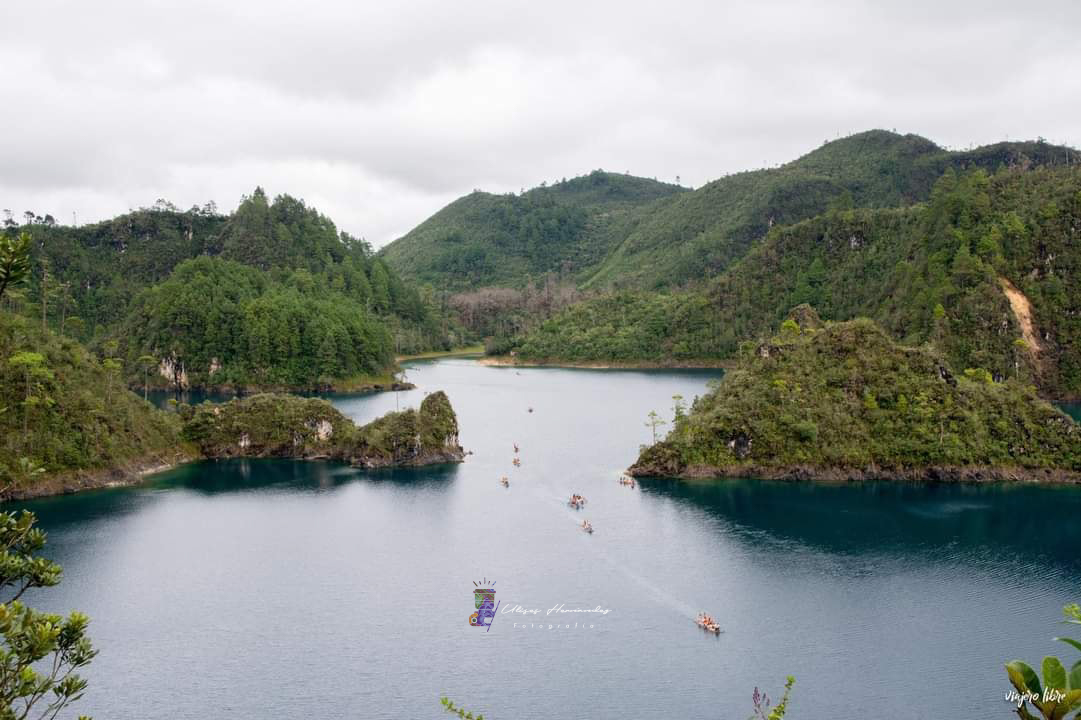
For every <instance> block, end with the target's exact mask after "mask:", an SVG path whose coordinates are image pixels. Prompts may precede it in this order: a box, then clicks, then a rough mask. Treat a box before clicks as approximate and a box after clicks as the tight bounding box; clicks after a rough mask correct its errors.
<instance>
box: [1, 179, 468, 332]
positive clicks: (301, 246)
mask: <svg viewBox="0 0 1081 720" xmlns="http://www.w3.org/2000/svg"><path fill="white" fill-rule="evenodd" d="M13 223H14V221H9V223H8V225H9V227H8V231H9V232H13V231H15V230H26V231H29V232H30V233H31V234H32V235H33V238H34V245H33V261H34V266H35V271H34V274H33V277H32V281H31V284H30V286H29V287H28V288H27V289H26V290H25V293H24V303H23V305H24V306H26V307H27V308H28V309H29V310H30V311H32V312H34V313H37V314H40V313H41V312H42V307H41V306H42V304H44V305H45V307H44V313H45V315H46V317H47V319H48V321H49V323H50V325H51V326H52V327H54V328H56V329H58V330H60V329H61V328H63V329H64V330H65V331H66V332H68V333H69V334H72V335H74V336H76V337H79V338H81V339H84V340H86V341H88V342H89V341H100V340H101V339H102V338H103V337H105V336H106V335H108V334H110V333H111V332H113V331H115V329H116V327H117V325H118V323H119V322H120V321H121V320H122V319H123V318H124V317H125V316H126V315H127V313H128V306H129V304H130V303H131V301H132V300H133V299H134V298H135V297H136V296H137V295H138V294H139V293H140V292H141V291H143V290H144V289H146V288H148V287H151V286H153V285H155V284H157V283H160V282H163V281H164V280H166V278H168V277H169V275H170V274H171V273H172V272H173V270H174V269H175V268H176V267H177V266H178V265H180V264H181V263H183V262H184V261H186V260H191V259H194V258H199V257H203V256H211V257H220V258H222V259H227V260H233V261H236V262H237V263H240V264H242V265H246V266H249V267H252V268H256V269H257V270H261V271H265V272H268V273H278V274H279V275H280V274H282V273H288V272H291V271H306V272H308V273H310V274H311V276H312V278H313V280H314V282H315V283H317V284H321V285H326V286H329V287H331V288H332V289H335V290H338V291H344V292H347V294H349V295H350V296H352V297H353V298H354V299H355V300H357V301H358V302H360V303H361V304H363V305H364V306H365V307H366V308H368V309H369V310H371V311H372V312H374V313H375V314H377V315H378V316H379V317H380V318H381V321H382V322H383V323H384V324H385V325H387V326H388V327H389V328H391V329H392V330H393V331H394V334H395V339H396V341H397V342H398V344H400V345H403V346H404V347H402V350H403V351H417V350H424V349H432V348H438V347H441V346H442V345H443V344H445V340H446V334H447V333H445V332H444V326H445V323H444V322H443V319H442V318H440V317H437V314H438V313H437V311H436V309H435V308H434V307H433V303H430V302H425V299H424V297H423V296H422V295H421V292H420V289H419V288H417V287H416V286H414V285H411V284H409V283H407V282H405V281H403V280H402V278H401V277H400V276H399V275H398V274H397V273H395V272H394V271H393V270H391V269H390V268H388V267H387V266H386V265H385V264H384V263H383V262H382V261H380V260H378V259H376V258H374V257H373V256H372V252H371V248H370V246H369V245H368V244H367V243H366V242H365V241H363V240H359V239H357V238H354V237H352V236H350V235H349V234H348V233H345V232H340V231H339V230H338V229H337V228H336V227H335V225H334V223H333V222H332V221H331V220H330V219H329V218H327V217H326V216H325V215H323V214H322V213H320V212H319V211H318V210H316V209H314V208H312V207H310V206H308V205H306V204H305V203H304V202H303V201H301V200H298V199H296V198H293V197H291V196H289V195H279V196H277V197H275V198H274V199H273V201H271V200H270V199H268V198H267V196H266V194H265V193H264V192H263V190H262V189H261V188H256V189H255V191H254V192H253V193H252V194H251V195H250V196H246V197H244V198H243V199H242V200H241V202H240V204H239V206H238V207H237V209H236V210H235V211H234V212H233V213H232V214H230V215H221V214H218V212H217V210H216V208H214V207H213V206H207V207H204V208H198V207H193V208H191V209H190V210H187V211H180V210H179V209H177V208H175V207H173V206H172V205H170V204H169V203H166V202H164V201H159V203H158V204H156V205H155V206H154V207H153V208H144V209H141V210H137V211H134V212H131V213H128V214H127V215H122V216H120V217H117V218H114V219H113V220H109V221H106V222H102V223H96V224H93V225H85V226H82V227H72V226H62V225H57V224H56V223H55V222H54V221H52V219H51V218H37V219H34V220H32V222H30V223H28V224H27V225H25V226H23V227H22V228H16V227H14V225H13Z"/></svg>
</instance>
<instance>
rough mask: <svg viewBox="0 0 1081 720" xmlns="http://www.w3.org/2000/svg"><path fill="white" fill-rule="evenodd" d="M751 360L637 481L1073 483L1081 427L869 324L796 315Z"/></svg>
mask: <svg viewBox="0 0 1081 720" xmlns="http://www.w3.org/2000/svg"><path fill="white" fill-rule="evenodd" d="M798 310H799V312H795V311H794V313H793V315H791V316H790V317H789V318H788V320H786V321H785V322H784V324H783V325H782V326H781V332H780V334H779V335H778V336H776V337H773V338H772V339H770V340H768V341H765V342H762V343H760V344H758V345H757V347H754V346H752V347H749V348H748V349H747V352H745V357H744V358H743V360H742V361H741V364H740V367H739V369H737V370H733V371H731V372H729V373H728V374H727V375H726V376H725V378H724V379H723V380H722V381H721V382H720V383H719V385H718V386H717V387H716V388H715V389H714V390H713V391H712V392H711V393H709V394H707V395H706V396H704V397H702V398H699V399H697V400H696V401H695V402H694V404H693V406H692V408H691V410H690V412H687V413H683V412H679V411H677V415H676V418H675V422H674V424H673V428H672V431H671V433H670V434H669V435H668V437H667V438H666V439H664V440H663V441H661V442H658V443H656V444H654V445H652V446H649V447H646V448H644V449H643V450H642V452H641V454H640V455H639V457H638V460H637V461H636V462H635V463H634V465H633V466H632V467H631V468H630V469H629V470H628V472H629V473H630V474H631V475H633V476H638V477H648V476H663V477H684V478H707V477H759V478H767V479H814V480H825V481H848V480H870V479H893V480H927V481H986V480H1007V481H1008V480H1024V481H1049V482H1081V427H1079V426H1078V425H1077V424H1076V423H1074V422H1073V421H1072V420H1071V419H1070V418H1069V417H1068V416H1066V415H1065V414H1064V413H1062V412H1060V411H1059V410H1057V409H1056V408H1054V407H1052V406H1051V405H1050V404H1049V403H1047V402H1045V401H1044V400H1042V399H1040V397H1039V396H1038V395H1037V393H1036V391H1035V389H1034V388H1032V387H1031V386H1028V385H1025V384H1022V383H1021V382H1018V381H1015V380H1006V381H1003V382H996V381H995V380H994V379H993V378H992V376H991V374H990V373H989V372H987V371H986V370H981V369H978V368H969V369H966V370H964V371H963V372H955V371H954V370H953V369H951V368H950V366H949V365H948V363H947V362H946V361H945V359H944V358H943V357H942V355H941V354H940V353H939V352H938V351H937V350H936V349H934V348H933V347H931V346H928V345H924V346H920V347H909V346H905V345H901V344H898V343H896V342H894V341H893V340H891V339H890V337H889V336H888V335H887V334H886V333H885V331H883V330H882V329H881V328H879V327H878V326H877V325H875V324H874V323H873V322H872V321H870V320H866V319H858V320H853V321H849V322H843V323H836V324H827V325H823V324H822V323H821V322H820V321H819V319H818V316H817V315H816V314H815V313H814V312H813V310H810V308H807V307H806V306H804V307H803V308H799V309H798Z"/></svg>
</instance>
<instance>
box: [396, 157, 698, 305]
mask: <svg viewBox="0 0 1081 720" xmlns="http://www.w3.org/2000/svg"><path fill="white" fill-rule="evenodd" d="M683 192H685V189H684V188H682V187H679V186H678V185H670V184H667V183H662V182H658V181H656V180H647V179H645V178H639V177H634V176H631V175H617V174H615V173H608V172H603V171H601V170H596V171H594V172H592V173H590V174H588V175H584V176H581V177H576V178H573V179H571V180H563V181H561V182H558V183H555V184H553V185H551V186H541V187H537V188H533V189H532V190H530V191H528V192H525V193H523V194H521V195H514V194H513V193H511V194H507V195H493V194H491V193H485V192H480V191H476V192H473V193H471V194H469V195H466V196H465V197H463V198H459V199H458V200H455V201H454V202H453V203H451V204H450V205H448V206H447V207H445V208H443V209H442V210H440V211H439V212H437V213H436V214H435V215H433V216H432V217H430V218H428V219H427V220H425V221H424V222H423V223H421V224H420V225H418V226H417V227H416V228H414V229H413V230H412V231H410V232H409V233H408V234H407V235H405V236H404V237H401V238H399V239H398V240H395V241H394V242H392V243H390V244H389V245H387V246H386V247H385V248H383V249H382V251H380V257H382V258H383V259H385V260H386V262H387V264H388V265H390V266H391V267H392V268H394V269H395V270H396V271H397V272H399V273H400V274H402V275H403V276H407V277H410V278H414V279H416V280H417V281H420V282H426V283H431V284H432V285H434V286H435V287H438V288H444V287H445V288H451V289H454V290H463V289H472V288H477V287H483V286H488V285H505V286H522V285H525V284H526V282H527V281H528V280H529V279H530V278H539V277H540V276H542V275H544V274H545V273H549V272H555V273H560V274H564V275H567V276H569V277H580V276H582V274H583V273H584V272H586V271H587V270H588V269H589V268H593V267H595V266H596V265H597V264H598V263H600V262H601V261H602V260H603V259H604V258H605V257H606V256H607V255H608V253H609V252H610V251H611V250H612V249H613V248H614V247H615V246H616V244H617V243H618V242H619V241H620V239H621V238H622V237H623V236H624V235H626V234H627V233H628V232H630V231H631V229H632V228H633V227H634V224H635V222H637V215H636V211H637V210H639V209H641V208H643V207H648V206H650V205H652V204H653V203H654V202H656V201H658V200H660V199H663V198H667V197H672V196H674V195H679V194H682V193H683Z"/></svg>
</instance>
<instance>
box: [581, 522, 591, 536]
mask: <svg viewBox="0 0 1081 720" xmlns="http://www.w3.org/2000/svg"><path fill="white" fill-rule="evenodd" d="M582 529H583V530H585V531H586V532H587V533H589V534H590V535H592V534H593V525H592V524H591V523H590V522H589V521H588V520H583V521H582Z"/></svg>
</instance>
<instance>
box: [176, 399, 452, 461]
mask: <svg viewBox="0 0 1081 720" xmlns="http://www.w3.org/2000/svg"><path fill="white" fill-rule="evenodd" d="M181 417H182V419H183V428H182V431H181V433H182V436H183V438H184V440H185V441H187V442H190V443H192V444H193V445H194V446H195V447H196V448H197V449H198V451H199V454H200V455H202V456H203V457H205V458H231V457H285V458H303V459H329V460H339V461H342V462H347V463H349V464H351V465H355V466H359V467H365V468H380V467H390V466H396V467H400V466H409V467H416V466H421V465H433V464H438V463H449V462H461V461H462V459H463V458H464V455H465V454H464V452H463V450H462V447H461V446H460V445H459V444H458V419H457V417H456V415H455V413H454V409H453V408H452V407H451V405H450V400H448V399H447V396H446V394H445V393H444V392H442V391H437V392H434V393H431V394H430V395H428V396H426V397H425V398H424V401H423V402H422V403H421V404H420V409H419V410H414V409H412V408H410V409H407V410H403V411H401V412H391V413H387V414H386V415H384V416H383V417H381V418H378V419H377V420H374V421H372V422H370V423H368V424H367V425H362V426H359V427H358V426H357V425H355V424H354V423H353V422H352V421H351V420H350V419H349V418H347V417H345V416H344V415H342V413H340V412H339V411H338V410H337V409H336V408H335V407H334V406H333V405H331V404H330V403H329V402H327V401H326V400H322V399H319V398H303V397H297V396H294V395H276V394H261V395H252V396H250V397H245V398H238V399H234V400H231V401H230V402H227V403H224V404H221V405H214V404H210V403H203V404H202V405H198V406H195V407H190V406H186V407H183V408H182V409H181Z"/></svg>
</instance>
